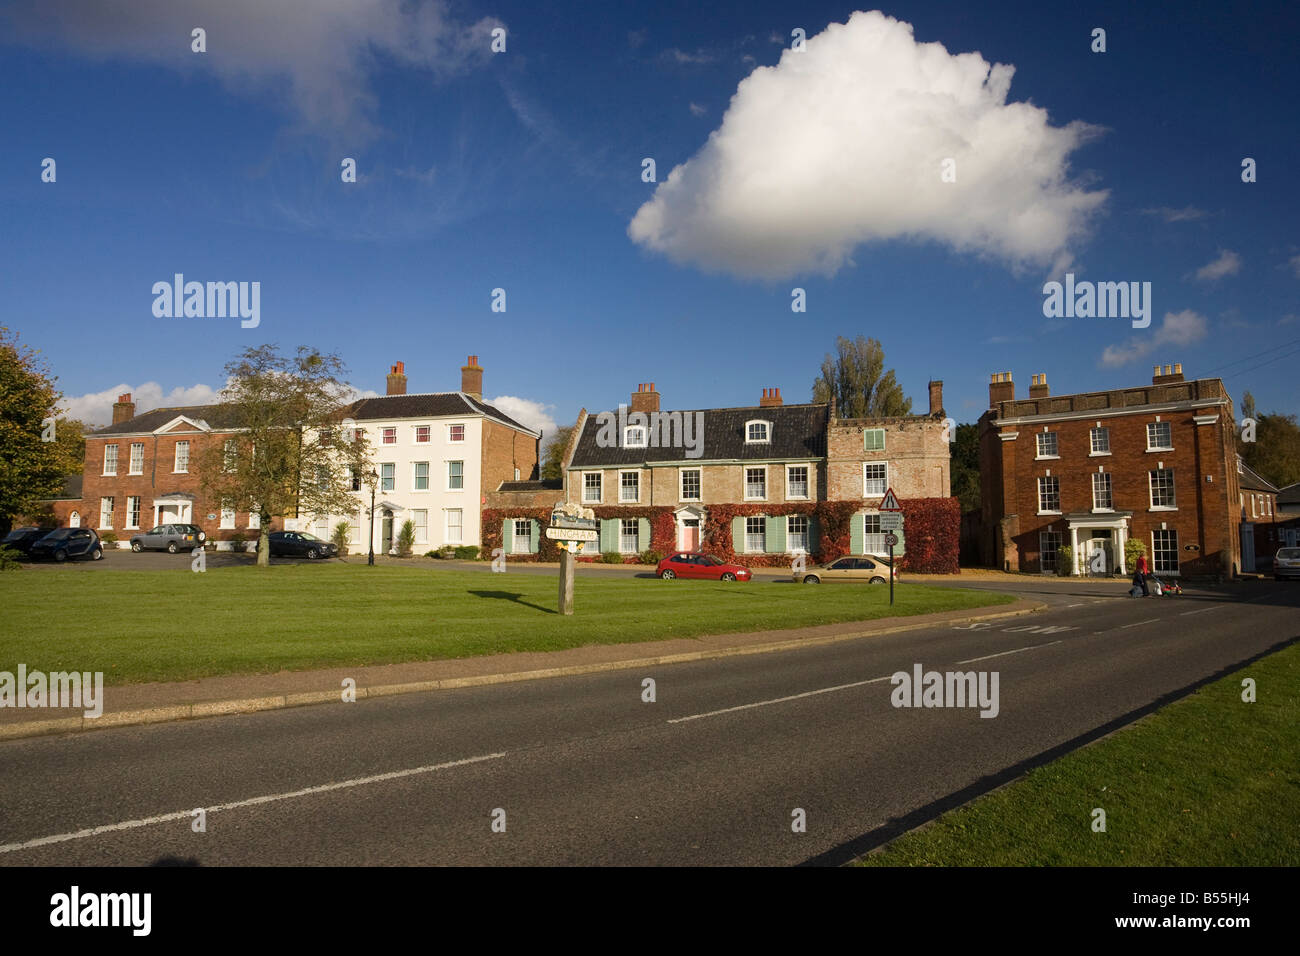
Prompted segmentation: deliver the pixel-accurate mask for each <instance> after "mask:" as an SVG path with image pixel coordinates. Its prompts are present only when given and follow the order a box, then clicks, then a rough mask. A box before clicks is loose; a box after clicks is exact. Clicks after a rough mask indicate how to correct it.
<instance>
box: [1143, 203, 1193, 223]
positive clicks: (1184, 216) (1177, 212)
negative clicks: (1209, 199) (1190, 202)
mask: <svg viewBox="0 0 1300 956" xmlns="http://www.w3.org/2000/svg"><path fill="white" fill-rule="evenodd" d="M1141 212H1142V215H1144V216H1159V217H1160V218H1161V219H1163V220H1164V221H1165V222H1191V221H1193V220H1195V219H1204V218H1205V217H1206V216H1207V215H1208V213H1207V212H1206V211H1205V210H1204V209H1197V208H1196V207H1195V206H1184V207H1183V208H1182V209H1173V208H1170V207H1169V206H1159V207H1157V208H1155V209H1143V210H1142V211H1141Z"/></svg>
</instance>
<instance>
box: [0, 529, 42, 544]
mask: <svg viewBox="0 0 1300 956" xmlns="http://www.w3.org/2000/svg"><path fill="white" fill-rule="evenodd" d="M35 530H36V529H35V528H15V529H14V530H13V531H10V532H9V533H8V534H7V535H5V540H6V541H17V540H18V539H19V538H25V537H27V535H29V534H30V533H31V532H33V531H35Z"/></svg>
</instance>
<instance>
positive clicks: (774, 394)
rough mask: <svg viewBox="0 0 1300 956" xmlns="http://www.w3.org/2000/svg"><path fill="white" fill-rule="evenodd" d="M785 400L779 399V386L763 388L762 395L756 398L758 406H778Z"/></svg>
mask: <svg viewBox="0 0 1300 956" xmlns="http://www.w3.org/2000/svg"><path fill="white" fill-rule="evenodd" d="M784 404H785V402H783V401H782V400H781V390H780V389H779V388H765V389H763V397H762V398H760V399H759V400H758V407H759V408H780V407H781V406H782V405H784Z"/></svg>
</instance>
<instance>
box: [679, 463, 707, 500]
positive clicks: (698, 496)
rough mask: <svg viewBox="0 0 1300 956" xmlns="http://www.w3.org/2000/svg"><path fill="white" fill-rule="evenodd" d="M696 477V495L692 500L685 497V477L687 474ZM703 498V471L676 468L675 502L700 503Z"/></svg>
mask: <svg viewBox="0 0 1300 956" xmlns="http://www.w3.org/2000/svg"><path fill="white" fill-rule="evenodd" d="M692 472H693V473H694V474H695V475H696V482H695V486H696V491H697V492H698V494H696V495H695V497H694V498H687V497H686V475H687V474H688V473H692ZM703 498H704V469H703V468H678V469H677V500H678V501H701V500H703Z"/></svg>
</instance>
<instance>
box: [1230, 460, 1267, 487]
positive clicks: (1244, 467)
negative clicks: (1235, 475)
mask: <svg viewBox="0 0 1300 956" xmlns="http://www.w3.org/2000/svg"><path fill="white" fill-rule="evenodd" d="M1237 464H1238V465H1240V466H1241V480H1240V481H1238V482H1237V484H1239V485H1240V486H1241V487H1242V488H1245V489H1247V490H1248V491H1277V488H1276V487H1274V485H1273V483H1272V482H1271V481H1269V480H1268V479H1267V478H1265V477H1263V476H1262V475H1260V473H1259V472H1257V471H1255V469H1253V468H1251V467H1250V465H1248V464H1246V463H1245V462H1244V461H1242V460H1241V458H1240V457H1238V459H1237Z"/></svg>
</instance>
